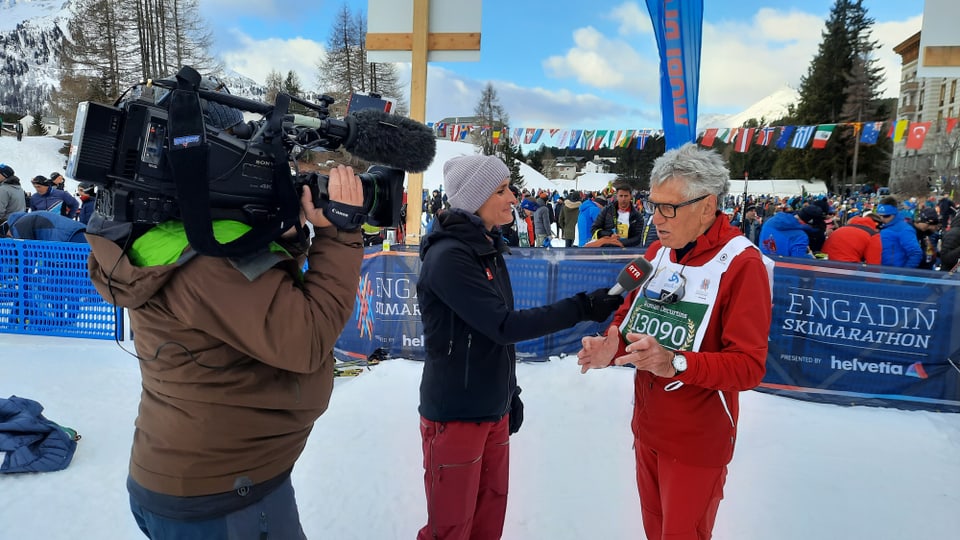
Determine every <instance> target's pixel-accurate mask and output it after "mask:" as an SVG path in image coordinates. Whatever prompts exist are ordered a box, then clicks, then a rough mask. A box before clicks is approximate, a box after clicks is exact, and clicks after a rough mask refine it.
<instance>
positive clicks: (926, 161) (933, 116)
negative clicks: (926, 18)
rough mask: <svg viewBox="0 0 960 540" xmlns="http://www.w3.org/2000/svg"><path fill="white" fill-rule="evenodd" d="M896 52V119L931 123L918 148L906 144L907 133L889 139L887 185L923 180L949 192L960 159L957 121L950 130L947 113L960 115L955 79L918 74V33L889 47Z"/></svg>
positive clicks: (902, 186) (905, 185) (899, 186)
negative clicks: (890, 141)
mask: <svg viewBox="0 0 960 540" xmlns="http://www.w3.org/2000/svg"><path fill="white" fill-rule="evenodd" d="M893 50H894V52H896V53H897V54H899V55H900V96H899V100H898V105H897V119H898V120H908V121H909V122H910V123H911V124H912V123H914V122H930V131H929V132H928V133H927V136H926V139H925V140H924V142H923V146H922V147H921V148H920V149H919V150H908V149H907V148H906V141H907V137H906V136H905V137H903V139H901V140H900V142H894V143H893V156H892V161H891V163H890V186H891V187H892V188H893V189H894V191H904V190H910V188H911V187H912V186H916V185H922V184H923V182H924V181H925V182H927V184H928V186H930V187H931V188H939V189H940V190H943V191H945V192H949V189H948V188H949V187H950V186H953V187H957V173H958V169H957V167H958V164H960V126H958V127H953V126H951V127H953V129H952V130H951V131H950V133H947V130H948V125H947V124H948V122H947V119H948V118H954V119H955V118H957V117H958V116H960V96H958V95H957V81H958V80H960V79H956V78H953V79H949V78H941V77H918V76H917V66H918V59H919V56H920V32H917V33H916V34H914V35H912V36H910V37H909V38H907V39H906V40H904V41H903V42H902V43H900V44H899V45H897V46H896V47H894V48H893Z"/></svg>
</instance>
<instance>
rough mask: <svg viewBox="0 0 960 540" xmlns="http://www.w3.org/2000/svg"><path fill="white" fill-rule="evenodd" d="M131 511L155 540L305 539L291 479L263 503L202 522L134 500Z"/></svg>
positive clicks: (260, 501) (131, 502)
mask: <svg viewBox="0 0 960 540" xmlns="http://www.w3.org/2000/svg"><path fill="white" fill-rule="evenodd" d="M130 510H131V511H132V512H133V517H134V518H135V519H136V520H137V525H138V526H139V527H140V530H141V531H143V534H145V535H147V538H150V539H151V540H305V539H306V538H307V537H306V536H305V535H304V534H303V529H302V528H301V527H300V514H299V512H298V511H297V501H296V498H295V497H294V493H293V484H292V483H291V482H290V478H287V480H286V482H284V483H283V484H281V485H280V487H278V488H277V489H275V490H274V491H273V492H271V493H270V494H269V495H267V496H266V497H264V498H263V499H260V500H259V501H257V502H255V503H253V504H251V505H249V506H246V507H244V508H241V509H240V510H237V511H234V512H231V513H229V514H227V515H225V516H220V517H216V518H212V519H206V520H201V521H182V520H176V519H170V518H165V517H163V516H161V515H158V514H154V513H153V512H151V511H149V510H147V509H146V508H143V507H142V506H140V505H139V504H137V503H135V502H134V501H133V499H131V500H130Z"/></svg>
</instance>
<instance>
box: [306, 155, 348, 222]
mask: <svg viewBox="0 0 960 540" xmlns="http://www.w3.org/2000/svg"><path fill="white" fill-rule="evenodd" d="M327 192H328V193H329V194H330V201H331V202H336V203H340V204H344V205H349V206H363V186H362V185H361V184H360V177H358V176H357V175H356V174H354V172H353V167H347V166H345V165H338V166H336V167H334V168H332V169H330V181H329V183H328V184H327ZM300 207H301V208H302V209H303V215H304V217H306V218H307V221H309V222H310V223H312V224H313V226H314V227H319V228H322V227H330V226H332V225H333V223H331V221H330V220H329V219H327V216H326V215H325V214H324V212H323V209H321V208H317V207H315V206H314V205H313V195H312V194H311V192H310V190H309V189H304V190H303V193H302V194H301V195H300Z"/></svg>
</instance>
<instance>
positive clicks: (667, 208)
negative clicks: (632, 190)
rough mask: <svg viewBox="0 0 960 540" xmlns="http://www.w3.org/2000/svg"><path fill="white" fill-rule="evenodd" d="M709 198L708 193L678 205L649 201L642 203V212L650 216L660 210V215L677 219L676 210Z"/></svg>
mask: <svg viewBox="0 0 960 540" xmlns="http://www.w3.org/2000/svg"><path fill="white" fill-rule="evenodd" d="M709 196H710V193H707V194H706V195H701V196H699V197H697V198H696V199H690V200H689V201H683V202H682V203H679V204H670V203H655V202H653V201H650V200H645V201H643V211H644V212H646V213H648V214H652V213H654V212H656V211H657V210H660V215H661V216H663V217H665V218H667V219H670V218H675V217H677V208H683V207H684V206H690V205H691V204H693V203H697V202H700V201H702V200H704V199H706V198H707V197H709Z"/></svg>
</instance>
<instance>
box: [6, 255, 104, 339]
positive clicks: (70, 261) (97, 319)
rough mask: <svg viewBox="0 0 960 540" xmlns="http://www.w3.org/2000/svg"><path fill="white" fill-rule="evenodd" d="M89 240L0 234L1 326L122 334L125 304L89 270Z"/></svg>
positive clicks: (68, 333) (11, 330)
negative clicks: (111, 297)
mask: <svg viewBox="0 0 960 540" xmlns="http://www.w3.org/2000/svg"><path fill="white" fill-rule="evenodd" d="M89 253H90V247H89V246H88V245H86V244H75V243H64V242H42V241H36V240H10V239H2V240H0V332H5V333H10V334H36V335H45V336H63V337H77V338H92V339H111V340H112V339H115V338H120V339H122V336H123V314H122V310H120V309H117V308H114V307H113V306H112V305H110V304H108V303H107V302H105V301H104V300H103V299H102V298H101V297H100V294H99V293H97V291H96V289H94V288H93V285H92V284H91V283H90V278H89V276H88V275H87V255H88V254H89Z"/></svg>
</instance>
